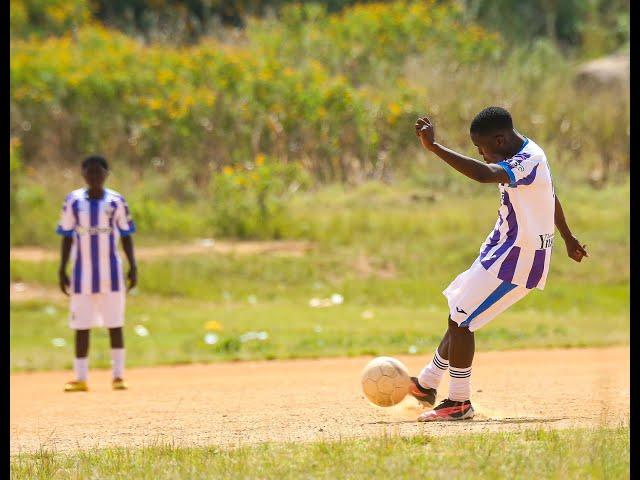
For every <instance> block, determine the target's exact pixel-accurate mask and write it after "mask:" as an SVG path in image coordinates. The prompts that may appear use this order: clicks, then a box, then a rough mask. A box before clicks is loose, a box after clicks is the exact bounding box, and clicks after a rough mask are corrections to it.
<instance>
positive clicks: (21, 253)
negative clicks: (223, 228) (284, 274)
mask: <svg viewBox="0 0 640 480" xmlns="http://www.w3.org/2000/svg"><path fill="white" fill-rule="evenodd" d="M311 248H313V245H312V244H311V243H309V242H305V241H293V240H286V241H285V240H281V241H265V242H248V241H242V242H229V241H222V240H211V239H202V240H198V241H196V242H190V243H188V244H185V245H162V246H157V247H136V257H137V258H138V259H140V260H153V259H157V258H163V257H173V256H178V255H195V254H203V253H217V254H236V255H258V254H262V253H268V254H274V255H286V256H292V257H299V256H302V255H304V254H305V252H307V251H309V250H310V249H311ZM9 258H10V260H21V261H24V262H41V261H44V260H57V259H59V258H60V253H59V252H58V250H51V249H45V248H39V247H15V248H12V249H11V250H10V254H9Z"/></svg>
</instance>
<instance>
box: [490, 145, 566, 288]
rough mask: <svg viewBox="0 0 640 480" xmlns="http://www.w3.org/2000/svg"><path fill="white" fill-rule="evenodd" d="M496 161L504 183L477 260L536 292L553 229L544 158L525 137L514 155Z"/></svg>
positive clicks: (546, 262) (551, 192)
mask: <svg viewBox="0 0 640 480" xmlns="http://www.w3.org/2000/svg"><path fill="white" fill-rule="evenodd" d="M498 165H500V166H501V167H502V168H504V169H505V171H506V172H507V174H508V175H509V180H510V182H509V184H508V185H506V184H502V183H501V184H499V186H498V188H499V189H500V193H501V202H500V208H499V209H498V220H497V222H496V224H495V227H494V229H493V231H492V232H491V233H490V234H489V236H488V237H487V239H486V240H485V242H484V244H483V245H482V247H481V248H480V256H479V258H478V260H479V261H480V263H481V265H482V266H483V267H484V268H485V269H486V270H487V271H489V272H491V273H493V274H494V275H495V276H496V277H497V278H499V279H500V280H502V281H504V282H508V283H511V284H514V285H524V286H525V287H526V288H529V289H531V288H538V289H540V290H542V289H544V286H545V282H546V279H547V273H548V271H549V262H550V260H551V250H552V247H553V235H554V230H555V221H554V216H555V193H554V189H553V182H552V178H551V171H550V170H549V164H548V163H547V157H546V155H545V154H544V151H543V150H542V148H540V147H539V146H538V145H537V144H536V143H535V142H533V141H531V140H530V139H526V140H525V142H524V144H523V146H522V148H521V149H520V151H519V152H518V153H517V154H515V155H514V156H513V157H512V158H509V159H507V160H505V161H502V162H499V163H498Z"/></svg>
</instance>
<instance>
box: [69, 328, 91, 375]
mask: <svg viewBox="0 0 640 480" xmlns="http://www.w3.org/2000/svg"><path fill="white" fill-rule="evenodd" d="M90 332H91V330H89V329H86V330H76V334H75V354H76V357H75V359H74V362H73V370H74V371H75V373H76V380H79V381H81V382H86V381H87V377H88V376H89V337H90V335H89V334H90Z"/></svg>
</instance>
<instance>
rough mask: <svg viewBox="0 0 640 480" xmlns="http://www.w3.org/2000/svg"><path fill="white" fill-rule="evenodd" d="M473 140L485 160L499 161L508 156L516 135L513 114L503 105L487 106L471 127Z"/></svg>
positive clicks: (490, 161) (488, 161)
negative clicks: (502, 106)
mask: <svg viewBox="0 0 640 480" xmlns="http://www.w3.org/2000/svg"><path fill="white" fill-rule="evenodd" d="M469 133H470V135H471V141H472V142H473V144H474V145H475V146H476V147H478V152H479V153H480V155H482V158H484V160H485V162H487V163H497V162H500V161H502V160H504V159H505V158H507V157H508V155H509V153H510V152H511V149H512V145H511V142H512V139H513V136H514V130H513V120H512V119H511V114H510V113H509V112H508V111H506V110H505V109H504V108H501V107H487V108H485V109H484V110H482V111H481V112H480V113H478V114H477V115H476V116H475V118H474V119H473V121H472V122H471V126H470V127H469Z"/></svg>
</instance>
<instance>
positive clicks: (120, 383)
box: [111, 378, 129, 390]
mask: <svg viewBox="0 0 640 480" xmlns="http://www.w3.org/2000/svg"><path fill="white" fill-rule="evenodd" d="M111 386H112V387H113V389H114V390H126V389H127V388H129V387H128V386H127V384H126V383H125V382H124V380H123V379H121V378H114V379H113V383H112V384H111Z"/></svg>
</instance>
